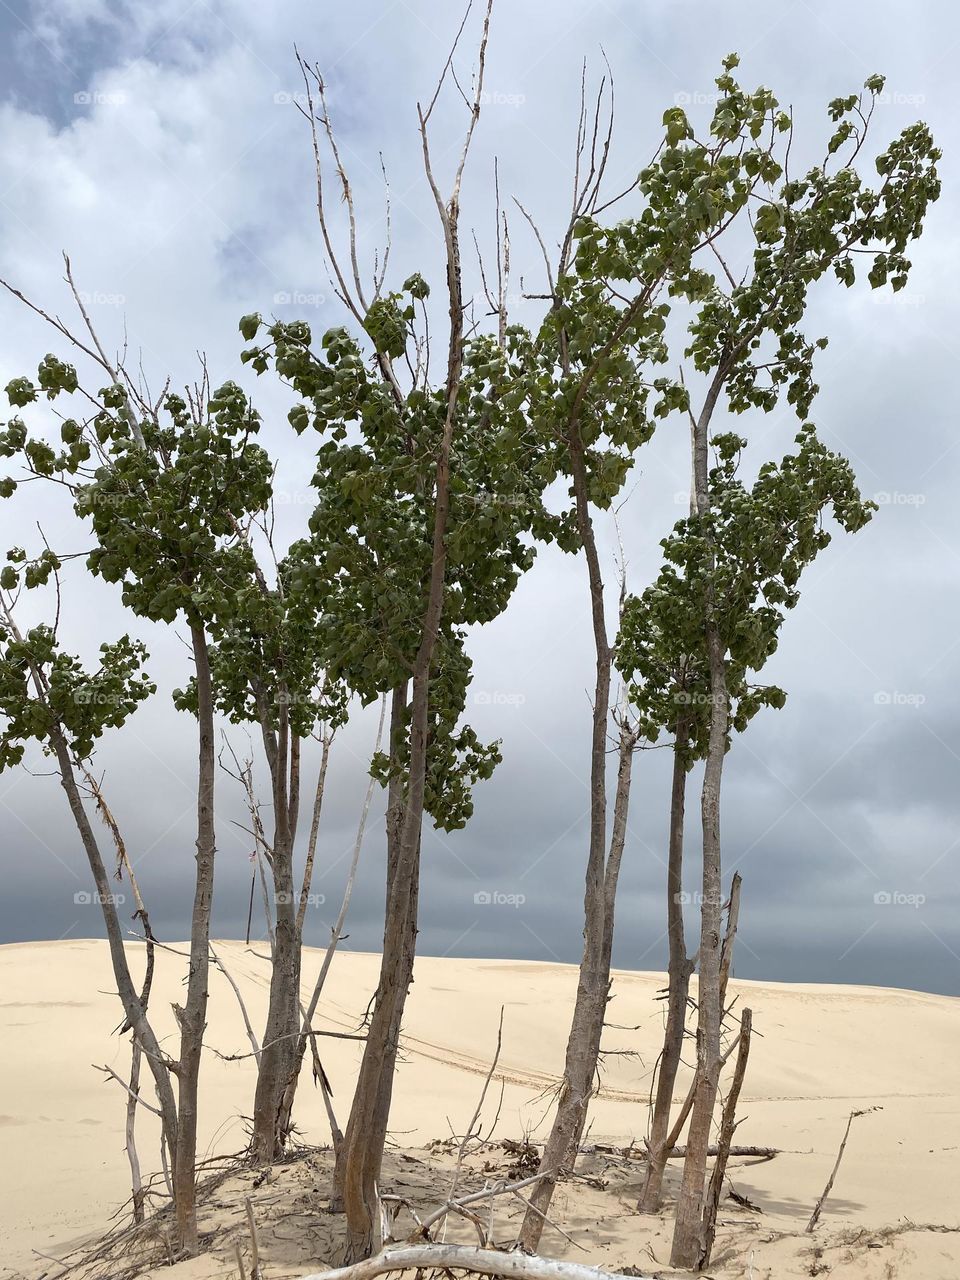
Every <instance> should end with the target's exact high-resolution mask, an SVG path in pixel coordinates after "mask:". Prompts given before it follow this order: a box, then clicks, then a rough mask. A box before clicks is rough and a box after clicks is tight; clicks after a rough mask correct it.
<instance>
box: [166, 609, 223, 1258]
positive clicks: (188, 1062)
mask: <svg viewBox="0 0 960 1280" xmlns="http://www.w3.org/2000/svg"><path fill="white" fill-rule="evenodd" d="M190 636H191V641H192V645H193V656H194V662H195V664H196V673H197V677H196V678H197V722H198V726H199V730H200V757H199V770H198V775H197V779H198V784H197V878H196V888H195V892H194V900H193V915H192V919H191V924H190V970H189V976H188V978H187V999H186V1005H185V1007H184V1008H182V1009H181V1008H180V1007H179V1006H174V1009H175V1012H176V1014H177V1021H178V1022H179V1024H180V1066H179V1076H178V1080H179V1085H180V1097H179V1127H178V1132H177V1149H176V1160H175V1162H174V1169H173V1185H174V1194H175V1200H176V1215H177V1232H178V1236H179V1243H180V1248H181V1249H182V1250H183V1251H184V1252H185V1253H187V1254H189V1255H191V1256H193V1255H195V1254H196V1253H197V1252H198V1249H199V1245H198V1239H197V1206H196V1162H197V1102H198V1097H197V1095H198V1088H199V1082H200V1062H201V1058H202V1054H203V1032H204V1028H205V1026H206V1020H207V998H208V994H209V974H210V914H211V911H212V908H213V868H214V857H215V854H216V830H215V825H214V810H213V802H214V780H215V776H216V752H215V746H214V724H213V688H212V682H211V676H210V656H209V653H208V650H207V637H206V632H205V631H204V628H203V626H202V624H200V623H199V622H191V624H190Z"/></svg>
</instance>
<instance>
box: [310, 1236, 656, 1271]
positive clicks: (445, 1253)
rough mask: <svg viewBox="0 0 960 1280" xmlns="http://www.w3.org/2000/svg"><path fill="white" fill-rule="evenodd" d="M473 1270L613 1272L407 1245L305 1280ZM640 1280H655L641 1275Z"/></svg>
mask: <svg viewBox="0 0 960 1280" xmlns="http://www.w3.org/2000/svg"><path fill="white" fill-rule="evenodd" d="M451 1267H452V1268H456V1269H457V1270H463V1271H472V1272H475V1273H476V1274H477V1275H483V1276H502V1277H504V1280H607V1278H608V1277H612V1276H613V1273H612V1272H610V1271H601V1270H600V1269H599V1268H598V1267H584V1266H581V1265H580V1264H579V1263H576V1262H556V1261H554V1259H553V1258H541V1257H538V1256H537V1255H536V1254H527V1253H500V1252H498V1251H497V1250H495V1249H475V1248H473V1247H471V1246H470V1245H461V1244H420V1245H407V1246H404V1247H403V1248H398V1249H384V1250H383V1252H382V1253H378V1254H377V1255H376V1257H373V1258H366V1259H365V1260H364V1261H363V1262H356V1263H354V1264H353V1266H350V1267H338V1268H336V1269H335V1270H333V1271H323V1272H315V1273H314V1274H312V1275H308V1276H304V1277H303V1280H375V1277H376V1276H382V1275H386V1274H387V1273H388V1272H390V1271H412V1270H419V1269H421V1268H423V1269H433V1268H437V1269H441V1270H443V1269H448V1268H451ZM637 1280H651V1277H649V1276H646V1277H644V1276H638V1277H637Z"/></svg>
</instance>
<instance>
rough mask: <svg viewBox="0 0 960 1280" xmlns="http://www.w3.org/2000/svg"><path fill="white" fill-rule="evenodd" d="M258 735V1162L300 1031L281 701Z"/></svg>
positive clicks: (289, 757)
mask: <svg viewBox="0 0 960 1280" xmlns="http://www.w3.org/2000/svg"><path fill="white" fill-rule="evenodd" d="M263 737H264V747H265V749H266V754H267V761H268V764H269V766H270V776H271V782H272V790H273V807H274V838H273V864H272V870H273V887H274V902H275V904H276V913H277V914H276V935H275V936H276V941H275V945H274V951H273V967H272V969H271V973H270V1001H269V1007H268V1010H267V1025H266V1029H265V1031H264V1033H263V1041H262V1044H261V1049H260V1063H259V1066H260V1069H259V1071H258V1073H257V1088H256V1093H255V1096H254V1106H253V1138H252V1142H251V1148H252V1151H253V1154H254V1157H255V1159H256V1160H257V1161H258V1162H259V1163H261V1164H269V1163H270V1162H271V1161H273V1160H276V1159H279V1157H280V1156H281V1155H282V1154H283V1136H282V1124H281V1109H282V1102H283V1093H284V1089H285V1088H286V1084H287V1080H288V1079H289V1077H290V1070H291V1064H292V1062H293V1060H294V1058H295V1056H296V1049H297V1045H296V1041H297V1036H298V1033H299V1031H300V963H301V948H300V935H299V931H298V929H297V909H298V899H297V895H296V892H295V889H294V875H293V830H294V821H293V810H294V803H293V801H294V797H293V794H292V784H293V781H294V765H293V761H294V759H295V752H294V749H293V743H292V741H291V739H292V735H291V732H290V722H289V718H288V715H287V708H286V704H285V703H281V707H280V716H279V724H278V728H277V729H276V730H274V729H273V728H272V727H271V726H270V724H269V722H268V720H267V719H266V717H263ZM297 768H298V767H297ZM288 769H289V770H290V779H289V782H288Z"/></svg>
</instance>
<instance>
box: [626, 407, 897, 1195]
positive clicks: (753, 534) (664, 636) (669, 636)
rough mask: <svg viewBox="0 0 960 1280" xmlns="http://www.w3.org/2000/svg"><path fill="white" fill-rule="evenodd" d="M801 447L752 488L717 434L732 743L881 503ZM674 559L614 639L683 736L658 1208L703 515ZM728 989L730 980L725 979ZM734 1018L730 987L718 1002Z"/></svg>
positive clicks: (674, 816) (713, 491)
mask: <svg viewBox="0 0 960 1280" xmlns="http://www.w3.org/2000/svg"><path fill="white" fill-rule="evenodd" d="M797 444H798V445H799V449H798V451H797V453H796V454H791V455H788V456H787V457H786V458H784V460H783V461H782V462H781V463H780V464H779V465H775V464H773V463H766V464H764V466H763V467H761V469H760V474H759V477H758V479H757V481H756V483H755V484H754V485H753V486H752V488H750V489H747V488H746V487H745V486H744V485H743V483H742V482H741V481H740V480H738V479H737V469H738V465H739V461H740V451H741V450H742V449H743V448H744V447H745V446H746V441H745V440H744V439H742V438H740V437H738V436H736V435H733V434H727V435H722V436H715V437H714V439H713V446H714V448H715V450H716V453H717V460H716V463H715V465H714V466H713V467H712V468H711V470H710V473H709V478H708V483H709V498H710V511H711V517H710V543H711V545H712V546H713V547H714V548H715V563H714V565H713V566H712V567H711V569H710V578H709V582H710V583H711V584H712V586H713V591H714V597H715V599H716V600H717V602H718V603H717V606H716V616H717V624H718V630H719V634H720V639H721V643H722V646H723V652H724V664H725V680H726V688H727V694H728V696H729V699H730V711H729V718H728V724H727V740H726V744H725V749H727V750H729V747H730V741H731V737H732V734H733V732H734V731H736V732H740V733H742V732H744V731H745V730H746V728H747V726H748V724H749V723H750V721H751V720H752V719H753V717H754V716H755V715H756V713H757V712H758V711H759V710H760V709H761V707H775V708H779V707H782V706H783V705H784V702H785V700H786V694H785V693H784V691H783V690H782V689H779V688H777V687H776V686H772V685H758V684H754V683H752V682H751V679H750V677H751V675H752V674H754V673H757V672H759V671H760V670H761V669H762V668H763V666H764V665H765V663H766V662H767V661H768V659H769V658H770V657H771V656H772V655H773V653H774V652H775V651H776V648H777V644H778V638H779V632H780V628H781V626H782V624H783V621H784V616H785V614H784V610H787V609H792V608H794V607H795V606H796V604H797V602H798V600H799V590H798V583H799V577H800V574H801V573H802V571H803V569H804V568H805V567H806V566H807V565H808V564H809V563H811V562H812V560H813V558H814V557H815V556H816V555H817V554H818V553H819V552H820V551H822V550H823V549H824V548H825V547H827V546H828V545H829V543H830V534H829V532H828V531H827V530H825V529H824V528H823V527H822V519H823V514H824V511H825V510H826V509H827V508H828V507H830V508H832V510H833V514H834V516H835V518H836V521H837V522H838V524H839V525H840V527H841V528H843V529H844V530H846V531H848V532H853V531H855V530H857V529H859V528H861V527H862V526H863V525H864V524H865V523H866V522H867V520H868V519H869V518H870V513H871V511H872V510H873V509H874V506H873V504H872V503H865V502H863V501H862V499H861V498H860V495H859V493H858V492H857V489H856V485H855V482H854V478H853V474H852V472H851V470H850V467H849V464H848V463H847V462H846V461H845V460H843V459H842V458H840V457H838V456H837V455H836V454H834V453H831V452H830V451H829V450H828V449H826V448H825V447H824V445H823V444H822V443H821V442H820V441H819V440H818V439H817V436H816V434H815V431H814V428H813V427H812V425H810V424H809V423H808V424H805V425H804V427H803V429H802V430H801V432H800V434H799V435H798V437H797ZM662 545H663V548H664V554H665V561H666V563H665V564H664V567H663V568H662V570H661V571H660V574H659V575H658V577H657V579H656V580H655V582H653V583H652V584H651V585H650V586H649V587H648V588H647V589H646V590H645V591H644V592H643V593H642V594H641V595H639V596H632V597H630V598H628V599H627V600H626V601H625V603H624V607H623V614H622V625H621V630H620V636H619V639H618V644H617V662H618V667H619V669H620V671H621V672H622V673H623V674H624V676H625V678H627V679H628V680H629V681H630V684H629V687H628V695H629V698H630V701H631V704H632V706H633V708H634V711H635V714H636V716H637V725H638V732H639V733H640V734H641V735H642V736H643V737H644V738H646V739H647V740H648V741H649V742H651V743H655V742H657V741H658V739H659V738H660V736H661V734H662V733H664V732H666V733H668V734H670V735H671V736H672V738H673V747H672V752H673V782H672V788H671V814H670V848H669V859H668V871H667V919H668V938H669V948H670V963H669V970H668V982H669V986H668V1000H667V1019H666V1028H665V1032H664V1043H663V1049H662V1052H661V1055H660V1061H659V1070H658V1080H657V1094H656V1101H655V1105H654V1112H653V1117H652V1120H651V1132H650V1137H649V1139H648V1142H647V1150H648V1165H647V1175H646V1179H645V1183H644V1189H643V1192H642V1195H641V1201H640V1208H641V1210H642V1211H643V1212H649V1213H652V1212H655V1211H656V1210H657V1208H659V1203H660V1193H661V1185H662V1180H663V1171H664V1167H665V1165H666V1160H667V1156H668V1153H669V1147H670V1145H672V1143H671V1142H670V1141H669V1138H670V1137H671V1135H670V1132H669V1130H670V1107H671V1102H672V1098H673V1088H674V1085H675V1083H676V1077H677V1070H678V1067H679V1063H680V1054H681V1049H682V1043H683V1037H684V1030H685V1021H686V1006H687V1001H688V997H689V983H690V977H691V974H692V972H693V970H694V964H693V962H692V961H691V960H690V959H688V957H687V952H686V947H685V939H684V921H683V900H684V899H683V876H682V869H683V835H684V830H683V828H684V807H685V805H684V798H685V791H686V778H687V773H688V771H689V770H690V768H692V766H693V764H694V762H695V761H697V760H703V759H705V758H706V757H707V755H708V753H709V749H710V729H711V725H712V723H713V717H712V714H711V713H712V700H711V687H710V665H709V655H708V653H707V650H706V644H705V636H704V615H705V601H706V597H707V591H708V578H707V563H708V562H707V561H705V559H704V549H705V546H706V540H705V538H704V534H703V522H702V521H701V519H700V516H699V513H693V514H691V516H690V517H688V518H687V519H686V520H682V521H680V522H679V523H678V524H677V525H676V526H675V528H674V531H673V533H672V534H671V535H670V536H669V537H668V538H666V539H665V540H664V542H663V544H662ZM720 978H721V985H722V972H721V975H720ZM720 1007H721V1016H722V1015H723V1001H722V993H721V999H720Z"/></svg>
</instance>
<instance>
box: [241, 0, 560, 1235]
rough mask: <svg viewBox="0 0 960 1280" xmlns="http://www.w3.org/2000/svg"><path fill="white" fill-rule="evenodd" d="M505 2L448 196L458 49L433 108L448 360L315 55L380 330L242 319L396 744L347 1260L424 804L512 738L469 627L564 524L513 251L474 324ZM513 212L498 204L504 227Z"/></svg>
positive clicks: (370, 1167)
mask: <svg viewBox="0 0 960 1280" xmlns="http://www.w3.org/2000/svg"><path fill="white" fill-rule="evenodd" d="M491 10H492V3H488V5H487V7H486V12H485V16H484V21H483V32H482V36H481V41H480V57H479V67H478V71H477V75H476V78H475V86H474V95H473V100H472V102H471V103H470V121H469V125H468V127H467V131H466V134H465V138H464V144H463V147H462V150H461V153H460V156H459V160H458V163H457V167H456V171H455V175H454V179H453V183H452V189H451V194H450V196H449V197H448V198H444V196H443V195H442V194H441V190H440V187H439V186H438V183H437V180H436V178H435V175H434V170H433V164H432V159H431V153H430V142H429V124H430V120H431V117H432V113H433V111H434V109H435V107H436V103H437V101H438V98H439V95H440V93H441V90H442V89H443V86H444V84H445V82H446V80H447V78H448V76H449V75H450V67H451V61H448V63H447V65H446V67H445V69H444V73H443V75H442V76H441V80H440V83H439V84H438V86H437V90H436V92H435V94H434V96H433V98H432V99H431V101H430V103H429V104H428V105H427V107H426V108H421V109H420V112H419V118H420V134H421V141H422V147H423V155H424V165H425V173H426V179H427V184H428V186H429V189H430V191H431V194H432V197H433V200H434V203H435V206H436V211H437V216H438V219H439V222H440V225H441V228H442V232H443V242H444V247H445V260H444V275H445V281H446V289H445V304H446V313H447V342H446V350H447V355H446V362H445V366H444V376H443V379H442V381H440V382H439V383H437V382H433V381H431V377H430V362H429V340H428V338H427V326H426V315H427V307H428V305H429V304H428V299H429V296H430V286H429V284H428V282H427V280H426V279H425V278H424V277H423V276H422V275H420V274H414V275H411V276H410V277H408V278H407V279H406V280H405V281H404V283H403V285H402V287H401V288H400V289H399V290H395V291H390V292H387V291H385V288H384V285H385V266H384V268H383V270H382V272H381V273H380V274H379V275H378V276H377V278H376V279H375V280H374V284H373V291H372V294H371V293H370V291H369V289H368V288H367V287H366V286H365V284H364V281H363V280H362V278H361V276H360V273H359V270H358V268H357V266H356V263H357V255H356V241H355V220H354V213H353V195H352V189H351V187H350V183H349V179H348V177H347V174H346V171H345V170H344V167H343V165H342V163H341V161H340V156H339V151H338V149H337V144H336V138H335V135H334V133H333V129H332V126H331V123H330V118H329V115H328V113H327V109H326V102H325V96H324V84H323V79H322V76H321V75H320V73H319V71H317V70H316V69H310V68H308V67H307V66H306V65H305V64H301V66H302V68H303V71H304V76H305V83H306V86H307V96H308V107H307V109H306V114H307V116H308V119H309V120H310V123H311V128H312V138H313V143H314V151H315V158H316V163H317V196H318V201H317V203H318V212H319V216H320V223H321V230H322V234H323V237H324V244H325V247H326V250H327V254H328V260H329V263H330V268H331V271H332V273H333V276H334V279H335V282H336V288H337V292H338V295H339V296H340V298H341V300H342V301H343V303H344V305H345V306H346V308H347V310H348V312H349V314H350V316H351V317H352V320H353V323H354V325H355V326H356V328H357V329H359V330H361V331H362V333H363V334H364V337H363V338H362V339H361V338H360V337H359V336H354V335H352V334H351V333H350V332H348V330H347V329H345V328H334V329H331V330H329V331H327V332H326V333H325V334H324V335H323V337H322V340H321V347H320V351H319V352H314V351H313V350H312V349H311V343H312V334H311V332H310V329H309V327H308V326H306V325H304V324H302V323H295V324H292V325H282V324H274V325H267V326H263V323H262V321H261V319H260V317H259V316H251V317H247V318H245V321H244V324H243V326H242V327H243V328H244V331H245V336H246V337H247V338H248V339H249V340H251V341H253V339H255V338H257V337H258V335H260V339H261V340H260V341H259V342H257V343H255V344H254V345H253V346H251V347H250V348H249V349H248V350H247V351H246V352H245V353H244V359H245V361H247V362H250V363H252V365H253V367H254V369H256V370H257V371H258V372H264V371H266V369H267V368H268V367H269V366H270V365H271V364H272V365H273V366H274V368H275V370H276V372H277V373H278V374H279V375H280V376H281V378H283V379H284V380H285V381H286V382H287V383H288V384H289V385H290V386H291V387H292V388H293V390H294V391H295V392H296V394H297V396H298V403H297V404H296V405H295V406H294V408H293V409H292V410H291V413H290V421H291V424H292V425H293V427H294V429H295V430H297V431H298V432H303V431H307V430H310V431H312V432H315V433H316V434H317V435H318V437H319V438H320V441H321V443H320V444H319V445H318V450H317V471H316V474H315V476H314V479H313V485H314V489H315V491H316V495H317V505H316V508H315V510H314V512H313V514H312V516H311V519H310V536H309V537H307V538H304V539H302V540H301V541H300V542H298V543H297V544H295V545H294V546H293V547H292V548H291V550H290V555H289V558H288V568H287V575H288V576H287V581H288V584H289V589H290V592H291V593H292V594H293V595H295V596H296V598H297V599H298V600H301V601H302V602H303V607H304V608H305V609H308V610H309V612H310V616H311V617H312V618H313V619H315V624H316V626H317V629H318V646H319V651H320V652H321V653H322V660H323V666H324V670H325V672H326V674H327V677H328V679H330V680H332V681H335V682H342V684H343V687H344V688H345V689H347V690H348V691H349V692H350V693H351V694H354V695H356V696H358V697H359V698H360V699H361V700H362V701H364V702H371V701H373V700H374V699H375V698H377V697H379V696H381V695H383V694H388V695H389V697H390V726H389V738H388V743H389V746H388V750H387V752H385V753H383V754H380V755H378V756H377V758H376V759H375V764H374V772H375V776H377V777H378V778H379V779H380V781H382V782H383V783H384V785H385V786H386V787H387V791H388V802H387V820H386V833H387V884H386V904H385V926H384V945H383V957H382V962H381V971H380V978H379V982H378V987H377V991H376V994H375V997H374V1001H373V1006H372V1012H371V1014H370V1016H369V1020H368V1023H367V1027H366V1042H365V1046H364V1052H363V1058H362V1062H361V1066H360V1073H359V1078H358V1082H357V1087H356V1092H355V1095H354V1100H353V1105H352V1108H351V1113H350V1117H349V1120H348V1123H347V1127H346V1131H345V1134H344V1140H343V1143H342V1146H341V1150H340V1153H339V1158H338V1160H337V1172H336V1194H335V1198H342V1203H343V1207H344V1209H345V1211H346V1215H347V1237H348V1238H347V1257H348V1259H354V1258H360V1257H364V1256H366V1255H368V1254H369V1253H370V1252H371V1251H372V1249H373V1248H374V1246H375V1244H376V1238H375V1237H376V1232H377V1231H378V1228H379V1220H380V1212H379V1204H378V1193H377V1184H378V1181H379V1174H380V1164H381V1160H382V1155H383V1146H384V1140H385V1136H386V1127H387V1120H388V1116H389V1110H390V1103H391V1097H392V1089H393V1076H394V1070H395V1064H396V1056H397V1049H398V1040H399V1033H400V1026H401V1021H402V1016H403V1009H404V1003H405V1000H406V995H407V991H408V988H409V985H410V982H411V980H412V975H413V961H414V954H415V949H416V935H417V915H418V900H419V884H420V841H421V830H422V823H423V816H424V814H425V813H429V814H431V815H432V817H433V818H434V821H435V822H437V824H438V825H440V826H443V827H445V828H446V829H452V828H455V827H459V826H462V825H463V824H464V823H465V822H466V821H467V819H468V818H469V816H470V812H471V808H472V801H471V788H472V786H473V784H474V783H475V782H477V781H478V780H480V779H482V778H485V777H487V776H489V774H490V773H491V772H492V770H493V768H494V767H495V765H496V764H497V763H498V761H499V758H500V757H499V748H498V744H496V743H494V744H490V745H483V744H481V743H480V742H479V741H478V739H477V736H476V734H475V733H474V731H473V730H472V729H470V728H469V726H461V724H460V719H461V716H462V713H463V710H464V706H465V703H466V693H467V687H468V684H469V680H470V661H469V657H468V655H467V653H466V648H465V641H466V629H467V628H468V627H469V626H471V625H476V624H482V623H485V622H488V621H490V620H492V619H493V618H495V617H497V616H498V615H499V614H500V613H501V612H502V611H503V610H504V609H505V608H506V606H507V603H508V601H509V599H510V596H511V595H512V592H513V590H514V589H515V587H516V585H517V583H518V581H519V578H520V576H521V574H522V573H523V572H525V571H526V570H527V569H528V568H529V567H530V565H531V564H532V561H533V548H532V546H531V545H530V541H531V539H530V536H529V535H530V534H533V535H534V536H536V537H538V538H541V539H546V538H550V537H554V536H557V535H558V534H559V533H560V532H561V525H562V522H559V521H555V520H552V519H551V518H550V517H549V516H548V515H547V513H546V511H545V509H544V507H543V503H542V494H543V491H544V489H545V487H546V486H547V484H548V483H549V480H550V468H549V466H544V465H541V463H540V453H542V450H540V448H539V445H538V439H537V433H536V432H535V431H534V430H533V429H532V428H531V426H530V424H529V418H528V413H527V409H526V405H525V398H526V397H525V393H524V390H523V388H522V386H519V384H516V383H515V382H514V381H513V378H512V371H513V369H514V368H515V367H517V366H518V365H520V364H521V363H522V362H523V361H525V360H526V359H527V355H526V353H527V351H528V348H529V345H530V336H529V334H528V333H526V332H525V331H524V330H523V329H522V328H520V327H517V326H511V325H509V324H508V323H507V317H506V308H505V293H504V289H503V287H502V286H503V277H504V268H505V259H504V258H498V264H497V266H498V276H499V277H500V280H501V289H500V294H499V298H498V324H497V332H496V334H485V333H482V332H479V331H477V330H471V331H470V332H469V333H468V332H467V326H466V324H465V314H466V308H465V305H464V300H463V290H462V263H461V253H460V230H459V218H460V188H461V182H462V177H463V173H464V169H465V166H466V162H467V158H468V155H469V150H470V144H471V141H472V137H473V133H474V129H475V127H476V122H477V119H478V117H479V114H480V102H481V95H482V85H483V67H484V61H485V56H486V47H487V38H488V33H489V22H490V15H491ZM462 31H463V27H461V33H462ZM458 40H459V36H458ZM455 50H456V45H455V46H454V52H455ZM452 57H453V53H452V54H451V60H452ZM321 139H323V140H324V141H325V145H326V146H327V147H328V149H329V151H330V154H331V155H332V157H333V164H334V169H335V173H336V177H337V180H338V183H339V185H340V189H341V193H342V195H343V199H344V203H345V205H346V208H347V214H348V220H349V225H350V237H351V239H350V253H349V261H350V263H351V266H350V269H349V270H344V269H342V268H341V266H340V262H339V259H338V257H337V255H336V252H335V249H334V247H333V241H332V237H331V233H330V225H329V222H328V217H327V211H326V203H325V200H326V196H325V186H324V181H325V164H324V162H323V160H322V154H321V152H322V148H321ZM500 225H501V224H500V221H499V210H498V233H499V229H500ZM261 329H265V332H264V333H261ZM434 331H435V330H434ZM371 347H372V352H370V348H371ZM368 352H369V353H370V359H369V360H368V359H367V353H368ZM518 392H519V394H518Z"/></svg>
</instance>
